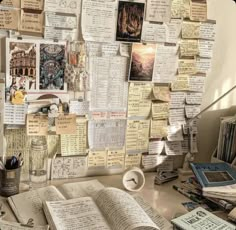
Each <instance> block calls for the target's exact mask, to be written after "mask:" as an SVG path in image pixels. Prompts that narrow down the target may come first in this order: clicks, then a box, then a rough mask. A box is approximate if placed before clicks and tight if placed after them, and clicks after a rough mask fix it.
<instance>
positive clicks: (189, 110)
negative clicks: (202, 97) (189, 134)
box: [185, 105, 201, 118]
mask: <svg viewBox="0 0 236 230" xmlns="http://www.w3.org/2000/svg"><path fill="white" fill-rule="evenodd" d="M200 111H201V109H200V107H199V105H186V106H185V114H186V117H187V118H193V117H195V116H196V115H197V114H199V113H200Z"/></svg>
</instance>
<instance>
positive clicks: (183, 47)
mask: <svg viewBox="0 0 236 230" xmlns="http://www.w3.org/2000/svg"><path fill="white" fill-rule="evenodd" d="M198 53H199V50H198V40H193V39H192V40H191V39H188V40H182V41H181V43H180V55H181V56H184V57H192V56H196V55H198Z"/></svg>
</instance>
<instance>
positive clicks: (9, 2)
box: [0, 0, 21, 8]
mask: <svg viewBox="0 0 236 230" xmlns="http://www.w3.org/2000/svg"><path fill="white" fill-rule="evenodd" d="M20 4H21V1H20V0H2V1H1V2H0V6H7V7H13V8H20Z"/></svg>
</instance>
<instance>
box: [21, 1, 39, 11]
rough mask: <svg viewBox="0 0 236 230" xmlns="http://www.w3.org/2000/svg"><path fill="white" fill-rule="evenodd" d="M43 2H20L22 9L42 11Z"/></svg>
mask: <svg viewBox="0 0 236 230" xmlns="http://www.w3.org/2000/svg"><path fill="white" fill-rule="evenodd" d="M43 3H44V1H43V0H21V8H22V9H32V10H43Z"/></svg>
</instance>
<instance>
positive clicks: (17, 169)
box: [0, 154, 23, 197]
mask: <svg viewBox="0 0 236 230" xmlns="http://www.w3.org/2000/svg"><path fill="white" fill-rule="evenodd" d="M20 155H21V154H17V155H14V156H12V157H6V159H5V160H3V158H1V162H0V195H1V196H5V197H8V196H12V195H15V194H17V193H19V185H20V174H21V166H22V164H23V159H22V158H21V157H20Z"/></svg>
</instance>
